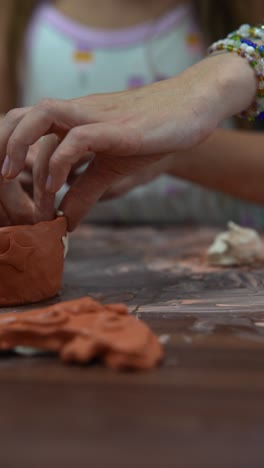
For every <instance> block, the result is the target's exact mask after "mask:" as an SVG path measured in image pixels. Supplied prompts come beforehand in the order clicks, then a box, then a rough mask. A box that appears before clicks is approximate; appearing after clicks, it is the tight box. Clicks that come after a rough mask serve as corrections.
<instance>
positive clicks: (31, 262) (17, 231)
mask: <svg viewBox="0 0 264 468" xmlns="http://www.w3.org/2000/svg"><path fill="white" fill-rule="evenodd" d="M66 231H67V223H66V219H65V218H64V217H58V218H56V219H55V220H54V221H45V222H41V223H38V224H35V225H32V226H8V227H3V228H0V306H8V305H19V304H26V303H31V302H38V301H42V300H44V299H48V298H50V297H52V296H55V294H57V293H58V291H59V290H60V288H61V284H62V275H63V268H64V239H65V236H66Z"/></svg>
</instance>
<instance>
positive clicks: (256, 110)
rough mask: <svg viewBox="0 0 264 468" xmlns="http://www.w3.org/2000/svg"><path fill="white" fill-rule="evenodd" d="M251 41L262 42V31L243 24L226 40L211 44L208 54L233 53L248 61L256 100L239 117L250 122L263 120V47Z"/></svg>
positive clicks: (256, 27)
mask: <svg viewBox="0 0 264 468" xmlns="http://www.w3.org/2000/svg"><path fill="white" fill-rule="evenodd" d="M251 39H260V40H263V42H264V29H263V28H262V27H260V26H250V25H248V24H244V25H242V26H241V27H240V28H239V29H238V30H237V31H234V32H233V33H230V34H229V35H228V36H227V38H226V39H222V40H219V41H217V42H215V43H214V44H212V45H211V46H210V47H209V49H208V54H214V53H215V52H218V51H226V52H234V53H236V54H238V55H240V56H241V57H243V58H245V59H246V60H247V61H248V63H249V65H250V66H251V67H252V68H253V70H254V72H255V75H256V78H257V83H258V90H257V98H256V101H255V102H254V103H253V104H252V105H251V106H250V108H249V109H247V110H246V111H244V112H242V113H241V114H240V117H243V118H246V119H248V120H250V121H253V120H264V45H258V44H256V43H255V42H253V41H252V40H251Z"/></svg>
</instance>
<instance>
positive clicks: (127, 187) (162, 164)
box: [100, 156, 171, 201]
mask: <svg viewBox="0 0 264 468" xmlns="http://www.w3.org/2000/svg"><path fill="white" fill-rule="evenodd" d="M170 166H171V157H170V156H167V157H164V158H163V159H161V160H160V161H157V162H156V163H153V164H150V165H149V166H148V167H147V168H144V169H142V170H141V171H139V172H136V173H135V174H133V175H130V176H128V177H124V178H123V179H121V180H120V181H119V182H117V183H116V184H114V185H113V186H112V187H110V188H109V189H108V190H107V191H106V192H105V193H104V194H103V196H102V197H101V199H100V200H101V201H105V200H111V199H112V198H118V197H121V196H122V195H125V194H126V193H127V192H130V191H131V190H133V189H134V188H136V187H138V186H141V185H146V184H148V183H149V182H151V181H152V180H154V179H156V178H157V177H160V176H161V175H163V174H169V173H170Z"/></svg>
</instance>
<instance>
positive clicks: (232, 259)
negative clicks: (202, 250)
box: [207, 222, 262, 266]
mask: <svg viewBox="0 0 264 468" xmlns="http://www.w3.org/2000/svg"><path fill="white" fill-rule="evenodd" d="M261 251H262V242H261V238H260V236H259V235H258V233H257V232H256V231H255V230H254V229H248V228H243V227H241V226H238V225H237V224H235V223H232V222H230V223H228V231H226V232H223V233H221V234H219V235H218V236H217V237H216V239H215V241H214V242H213V244H212V245H211V247H209V249H208V252H207V260H208V262H209V263H210V264H211V265H219V266H232V265H243V264H249V263H253V262H254V261H255V260H256V259H258V258H259V257H260V254H261Z"/></svg>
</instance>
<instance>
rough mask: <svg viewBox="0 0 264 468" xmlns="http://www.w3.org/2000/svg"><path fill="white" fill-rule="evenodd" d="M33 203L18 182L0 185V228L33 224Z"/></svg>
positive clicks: (11, 181)
mask: <svg viewBox="0 0 264 468" xmlns="http://www.w3.org/2000/svg"><path fill="white" fill-rule="evenodd" d="M34 222H35V210H34V203H33V201H32V200H31V198H30V197H29V196H28V195H27V193H26V192H24V190H23V188H22V186H21V184H20V182H19V180H17V179H16V180H10V181H2V182H1V183H0V226H10V225H18V224H33V223H34Z"/></svg>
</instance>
